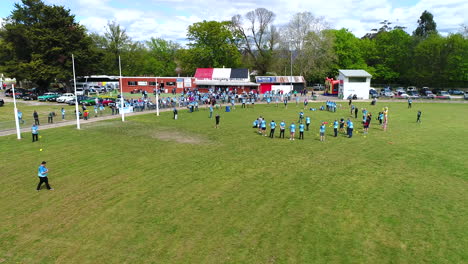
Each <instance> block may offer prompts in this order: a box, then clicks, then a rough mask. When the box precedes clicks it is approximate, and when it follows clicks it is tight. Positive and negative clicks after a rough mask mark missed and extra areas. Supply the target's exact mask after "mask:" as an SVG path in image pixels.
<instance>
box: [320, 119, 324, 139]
mask: <svg viewBox="0 0 468 264" xmlns="http://www.w3.org/2000/svg"><path fill="white" fill-rule="evenodd" d="M320 141H322V142H323V141H325V122H322V125H320Z"/></svg>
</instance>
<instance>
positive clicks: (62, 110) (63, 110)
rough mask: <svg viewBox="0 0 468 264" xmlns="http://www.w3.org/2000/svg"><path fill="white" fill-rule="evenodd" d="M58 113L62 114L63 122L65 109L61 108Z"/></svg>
mask: <svg viewBox="0 0 468 264" xmlns="http://www.w3.org/2000/svg"><path fill="white" fill-rule="evenodd" d="M60 112H61V113H62V120H65V108H63V107H62V109H61V110H60Z"/></svg>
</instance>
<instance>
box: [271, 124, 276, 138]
mask: <svg viewBox="0 0 468 264" xmlns="http://www.w3.org/2000/svg"><path fill="white" fill-rule="evenodd" d="M275 128H276V123H275V120H271V122H270V137H271V138H273V136H274V135H275Z"/></svg>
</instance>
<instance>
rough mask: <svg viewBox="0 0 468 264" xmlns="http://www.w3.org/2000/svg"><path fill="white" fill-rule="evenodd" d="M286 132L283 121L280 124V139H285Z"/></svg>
mask: <svg viewBox="0 0 468 264" xmlns="http://www.w3.org/2000/svg"><path fill="white" fill-rule="evenodd" d="M284 130H286V123H285V122H284V120H283V121H281V123H280V135H279V138H284Z"/></svg>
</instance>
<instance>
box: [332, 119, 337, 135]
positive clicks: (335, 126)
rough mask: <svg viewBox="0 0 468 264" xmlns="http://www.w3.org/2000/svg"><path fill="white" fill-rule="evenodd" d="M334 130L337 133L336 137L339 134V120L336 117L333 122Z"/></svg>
mask: <svg viewBox="0 0 468 264" xmlns="http://www.w3.org/2000/svg"><path fill="white" fill-rule="evenodd" d="M333 132H334V133H335V137H337V136H338V120H336V119H335V122H333Z"/></svg>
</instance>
